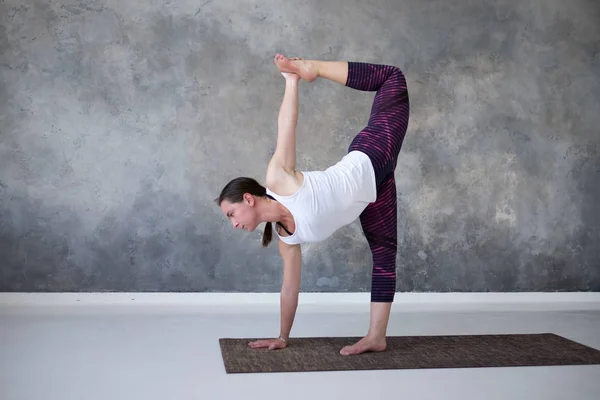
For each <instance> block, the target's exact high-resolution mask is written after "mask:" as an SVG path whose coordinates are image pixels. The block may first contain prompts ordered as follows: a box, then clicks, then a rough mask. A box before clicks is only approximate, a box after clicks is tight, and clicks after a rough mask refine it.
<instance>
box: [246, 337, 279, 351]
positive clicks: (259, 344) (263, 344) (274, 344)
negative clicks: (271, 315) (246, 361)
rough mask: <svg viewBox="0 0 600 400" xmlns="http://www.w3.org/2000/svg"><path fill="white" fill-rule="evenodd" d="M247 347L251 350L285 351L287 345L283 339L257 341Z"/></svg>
mask: <svg viewBox="0 0 600 400" xmlns="http://www.w3.org/2000/svg"><path fill="white" fill-rule="evenodd" d="M248 346H249V347H251V348H253V349H264V348H268V349H269V350H275V349H285V348H286V346H287V343H286V342H285V341H284V340H283V339H265V340H257V341H255V342H250V343H248Z"/></svg>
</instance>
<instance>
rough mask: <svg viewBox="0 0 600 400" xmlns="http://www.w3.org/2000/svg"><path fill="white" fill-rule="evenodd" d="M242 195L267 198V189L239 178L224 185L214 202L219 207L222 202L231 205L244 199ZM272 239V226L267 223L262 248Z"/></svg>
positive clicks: (247, 179)
mask: <svg viewBox="0 0 600 400" xmlns="http://www.w3.org/2000/svg"><path fill="white" fill-rule="evenodd" d="M244 193H250V194H251V195H253V196H259V197H267V196H268V195H267V188H265V187H264V186H262V185H261V184H260V183H258V182H257V181H256V180H255V179H252V178H247V177H239V178H235V179H232V180H231V181H229V182H228V183H227V185H225V187H224V188H223V190H221V194H219V197H218V198H217V199H215V202H216V203H217V204H218V205H219V206H220V205H221V203H222V202H223V200H227V201H229V202H231V203H240V202H242V201H243V199H244ZM272 237H273V225H272V224H271V223H270V222H267V224H266V225H265V232H264V234H263V238H262V245H263V247H267V246H268V245H269V243H270V242H271V239H272Z"/></svg>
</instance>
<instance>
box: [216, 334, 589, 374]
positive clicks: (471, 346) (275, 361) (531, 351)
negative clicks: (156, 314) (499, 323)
mask: <svg viewBox="0 0 600 400" xmlns="http://www.w3.org/2000/svg"><path fill="white" fill-rule="evenodd" d="M359 339H360V338H358V337H313V338H292V339H290V341H289V343H288V346H287V347H286V348H285V349H280V350H268V349H251V348H249V347H248V342H250V341H253V340H256V339H254V338H251V339H250V338H249V339H246V338H243V339H242V338H237V339H232V338H221V339H219V344H220V346H221V354H222V356H223V361H224V364H225V370H226V372H227V373H230V374H233V373H251V372H306V371H349V370H376V369H419V368H481V367H525V366H552V365H589V364H600V350H597V349H594V348H592V347H588V346H585V345H582V344H580V343H577V342H574V341H571V340H568V339H566V338H564V337H561V336H558V335H555V334H552V333H539V334H500V335H452V336H392V337H388V338H387V345H388V347H387V350H386V351H384V352H380V353H363V354H359V355H354V356H342V355H340V354H339V351H340V349H341V348H342V347H344V346H346V345H349V344H353V343H355V342H356V341H357V340H359Z"/></svg>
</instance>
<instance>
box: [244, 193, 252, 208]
mask: <svg viewBox="0 0 600 400" xmlns="http://www.w3.org/2000/svg"><path fill="white" fill-rule="evenodd" d="M244 202H245V203H246V204H248V205H249V206H253V205H254V196H252V195H251V194H250V193H244Z"/></svg>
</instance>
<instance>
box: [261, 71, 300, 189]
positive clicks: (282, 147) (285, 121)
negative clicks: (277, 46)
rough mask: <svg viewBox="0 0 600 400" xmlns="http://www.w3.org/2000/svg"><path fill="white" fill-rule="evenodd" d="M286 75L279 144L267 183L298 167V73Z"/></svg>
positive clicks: (275, 180)
mask: <svg viewBox="0 0 600 400" xmlns="http://www.w3.org/2000/svg"><path fill="white" fill-rule="evenodd" d="M283 75H284V76H285V93H284V94H283V101H282V102H281V108H280V109H279V117H278V118H277V146H276V148H275V153H274V154H273V157H272V158H271V161H270V162H269V166H268V168H267V185H269V184H276V183H277V182H279V181H280V180H281V178H282V175H289V174H294V172H295V168H296V125H297V123H298V82H299V80H300V77H299V76H298V75H296V74H287V73H284V74H283Z"/></svg>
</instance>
